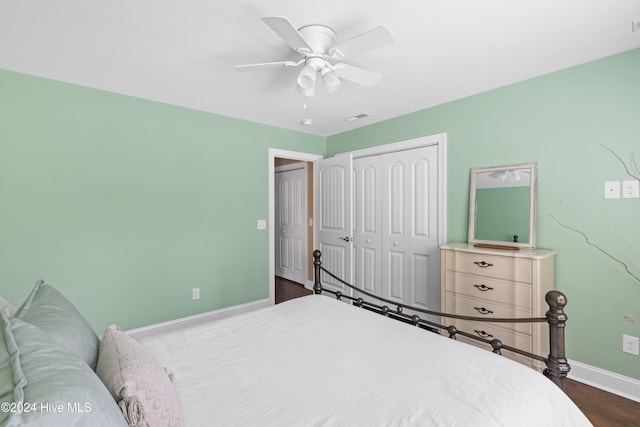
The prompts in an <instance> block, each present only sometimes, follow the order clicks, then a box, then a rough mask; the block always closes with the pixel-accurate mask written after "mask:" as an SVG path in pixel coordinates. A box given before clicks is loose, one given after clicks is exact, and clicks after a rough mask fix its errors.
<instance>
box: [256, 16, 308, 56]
mask: <svg viewBox="0 0 640 427" xmlns="http://www.w3.org/2000/svg"><path fill="white" fill-rule="evenodd" d="M262 20H263V21H264V23H265V24H267V25H268V26H269V27H271V29H272V30H273V31H275V32H276V34H278V35H279V36H280V37H282V39H283V40H284V41H285V42H287V44H288V45H289V46H291V48H292V49H293V50H295V51H296V52H300V51H309V52H311V51H313V49H312V48H311V46H309V43H308V42H307V41H306V40H305V39H304V37H302V34H300V32H298V30H297V29H296V27H294V26H293V24H292V23H291V22H290V21H289V20H288V19H287V18H285V17H282V16H267V17H264V18H262Z"/></svg>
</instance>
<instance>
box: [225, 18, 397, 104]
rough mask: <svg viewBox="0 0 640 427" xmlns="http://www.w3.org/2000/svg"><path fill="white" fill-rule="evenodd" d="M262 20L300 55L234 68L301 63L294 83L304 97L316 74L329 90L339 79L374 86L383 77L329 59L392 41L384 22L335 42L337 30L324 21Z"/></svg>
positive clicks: (310, 91)
mask: <svg viewBox="0 0 640 427" xmlns="http://www.w3.org/2000/svg"><path fill="white" fill-rule="evenodd" d="M262 20H263V21H264V23H265V24H267V25H268V26H269V27H270V28H271V29H272V30H273V31H275V32H276V33H277V34H278V35H279V36H280V37H281V38H282V39H283V40H284V41H285V42H287V44H288V45H289V46H291V48H292V49H293V50H295V51H296V52H298V53H299V54H300V55H301V56H302V57H301V59H300V60H298V61H278V62H265V63H259V64H247V65H236V66H235V69H236V70H238V71H255V70H263V69H270V68H294V67H299V66H302V69H301V70H300V72H299V73H298V77H297V84H298V87H299V88H300V89H301V90H302V91H304V95H305V96H306V97H313V96H314V94H315V83H316V77H317V75H318V74H320V77H321V78H322V80H323V81H324V84H325V87H326V89H327V92H329V93H333V92H335V91H337V90H338V89H340V86H342V82H341V80H340V79H344V80H348V81H351V82H354V83H357V84H360V85H363V86H373V85H374V84H376V83H377V82H378V81H379V80H380V79H381V78H382V75H381V74H379V73H376V72H373V71H367V70H364V69H362V68H359V67H355V66H353V65H349V64H345V63H342V62H338V63H332V61H334V60H337V61H341V60H343V59H345V58H347V57H354V56H357V55H360V54H363V53H365V52H368V51H371V50H374V49H378V48H380V47H383V46H386V45H389V44H393V42H394V40H393V35H392V34H391V32H390V31H389V30H388V29H387V28H386V27H385V26H384V25H381V26H379V27H377V28H374V29H372V30H370V31H367V32H365V33H362V34H360V35H358V36H356V37H353V38H351V39H349V40H347V41H344V42H342V43H340V44H337V45H336V44H335V42H336V32H335V31H334V30H333V29H332V28H330V27H328V26H326V25H305V26H304V27H301V28H298V29H296V28H295V27H294V26H293V24H292V23H291V22H290V21H289V20H288V19H287V18H284V17H281V16H275V17H265V18H262Z"/></svg>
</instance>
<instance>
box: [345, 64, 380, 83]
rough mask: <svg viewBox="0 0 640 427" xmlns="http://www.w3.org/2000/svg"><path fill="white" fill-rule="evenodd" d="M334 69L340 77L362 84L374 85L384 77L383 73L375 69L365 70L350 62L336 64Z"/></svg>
mask: <svg viewBox="0 0 640 427" xmlns="http://www.w3.org/2000/svg"><path fill="white" fill-rule="evenodd" d="M333 70H334V71H335V73H336V74H337V75H338V77H340V78H342V79H345V80H349V81H351V82H354V83H357V84H359V85H362V86H373V85H374V84H376V83H378V82H379V81H380V79H381V78H382V74H380V73H376V72H374V71H367V70H363V69H362V68H358V67H354V66H353V65H349V64H335V65H334V66H333Z"/></svg>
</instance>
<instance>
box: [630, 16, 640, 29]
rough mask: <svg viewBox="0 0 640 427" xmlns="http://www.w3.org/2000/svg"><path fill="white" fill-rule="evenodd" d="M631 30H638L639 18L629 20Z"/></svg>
mask: <svg viewBox="0 0 640 427" xmlns="http://www.w3.org/2000/svg"><path fill="white" fill-rule="evenodd" d="M631 31H640V19H638V20H635V21H631Z"/></svg>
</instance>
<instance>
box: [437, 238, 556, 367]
mask: <svg viewBox="0 0 640 427" xmlns="http://www.w3.org/2000/svg"><path fill="white" fill-rule="evenodd" d="M440 250H441V264H442V265H441V286H442V289H441V290H442V293H441V297H442V308H441V309H442V311H444V312H446V313H452V314H461V315H467V316H478V317H484V316H486V317H544V316H545V313H546V311H547V309H548V306H547V304H546V302H545V299H544V297H545V294H546V293H547V292H548V291H550V290H551V289H553V288H554V257H555V254H556V252H555V251H551V250H544V249H536V250H530V249H521V250H515V251H508V250H507V251H503V250H492V249H480V248H475V247H473V245H469V244H467V243H450V244H447V245H444V246H442V247H441V249H440ZM442 322H443V323H444V324H445V325H455V326H456V327H457V328H458V329H460V330H464V331H465V332H469V333H475V334H477V335H478V336H481V337H485V338H487V339H493V338H498V339H500V340H501V341H502V342H503V343H504V344H506V345H511V346H514V347H518V348H521V349H523V350H527V351H530V352H532V353H535V354H539V355H542V356H546V355H547V354H548V353H549V338H548V335H549V334H548V326H547V324H546V323H537V324H533V326H532V324H525V323H508V324H506V323H500V324H498V323H485V322H472V321H464V320H457V319H442ZM458 339H459V340H460V341H465V337H458ZM466 342H470V343H472V344H474V345H481V346H482V347H483V348H487V349H490V346H488V345H482V343H480V342H478V341H475V340H470V339H467V341H466ZM503 354H504V355H505V356H507V357H509V358H511V359H514V360H517V361H519V362H521V363H524V364H525V365H528V366H531V367H533V368H535V369H538V370H542V369H543V368H544V364H543V363H542V362H538V361H535V360H531V358H525V357H523V356H520V355H517V354H514V353H512V352H509V351H505V352H504V353H503Z"/></svg>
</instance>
